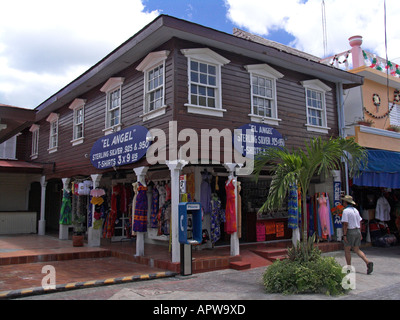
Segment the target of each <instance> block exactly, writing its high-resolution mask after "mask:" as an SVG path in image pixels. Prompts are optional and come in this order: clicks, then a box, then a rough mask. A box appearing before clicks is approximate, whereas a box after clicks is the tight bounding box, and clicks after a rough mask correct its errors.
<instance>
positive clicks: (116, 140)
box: [90, 126, 150, 169]
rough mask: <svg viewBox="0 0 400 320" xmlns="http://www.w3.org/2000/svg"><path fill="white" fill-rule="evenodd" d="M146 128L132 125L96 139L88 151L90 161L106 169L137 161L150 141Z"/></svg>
mask: <svg viewBox="0 0 400 320" xmlns="http://www.w3.org/2000/svg"><path fill="white" fill-rule="evenodd" d="M147 135H148V130H147V129H146V128H145V127H142V126H132V127H129V128H126V129H124V130H121V131H118V132H116V133H113V134H109V135H107V136H104V137H102V138H100V139H98V140H97V141H96V142H95V143H94V145H93V147H92V150H91V152H90V161H91V162H92V164H93V166H94V167H96V168H97V169H108V168H112V167H118V166H123V165H126V164H130V163H134V162H137V161H139V160H140V159H141V158H142V157H143V156H144V155H145V154H146V152H147V149H148V148H149V145H150V142H149V141H147V139H146V137H147Z"/></svg>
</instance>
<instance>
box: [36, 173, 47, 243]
mask: <svg viewBox="0 0 400 320" xmlns="http://www.w3.org/2000/svg"><path fill="white" fill-rule="evenodd" d="M40 185H41V186H42V192H41V201H40V220H39V223H38V234H39V235H41V236H44V235H45V233H46V220H45V213H46V186H47V181H46V177H45V176H42V177H41V178H40Z"/></svg>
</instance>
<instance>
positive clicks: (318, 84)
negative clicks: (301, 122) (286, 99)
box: [301, 79, 332, 133]
mask: <svg viewBox="0 0 400 320" xmlns="http://www.w3.org/2000/svg"><path fill="white" fill-rule="evenodd" d="M301 84H302V85H303V87H304V89H305V93H306V115H307V123H306V127H307V130H308V131H314V132H318V133H328V130H329V129H330V128H328V125H327V116H326V97H325V96H326V93H327V92H329V91H331V90H332V89H331V88H330V87H329V86H327V85H326V84H324V83H323V82H322V81H320V80H318V79H314V80H306V81H302V82H301Z"/></svg>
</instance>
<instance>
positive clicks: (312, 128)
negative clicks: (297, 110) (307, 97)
mask: <svg viewBox="0 0 400 320" xmlns="http://www.w3.org/2000/svg"><path fill="white" fill-rule="evenodd" d="M307 117H308V115H307ZM305 126H306V127H307V131H312V132H318V133H324V134H328V133H329V130H330V129H331V128H329V127H320V126H315V125H312V124H305Z"/></svg>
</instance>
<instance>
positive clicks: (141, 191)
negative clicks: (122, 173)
mask: <svg viewBox="0 0 400 320" xmlns="http://www.w3.org/2000/svg"><path fill="white" fill-rule="evenodd" d="M134 219H135V221H134V222H133V231H135V232H146V231H147V187H146V186H144V185H142V184H141V183H140V182H139V187H138V192H137V197H136V206H135V215H134Z"/></svg>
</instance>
